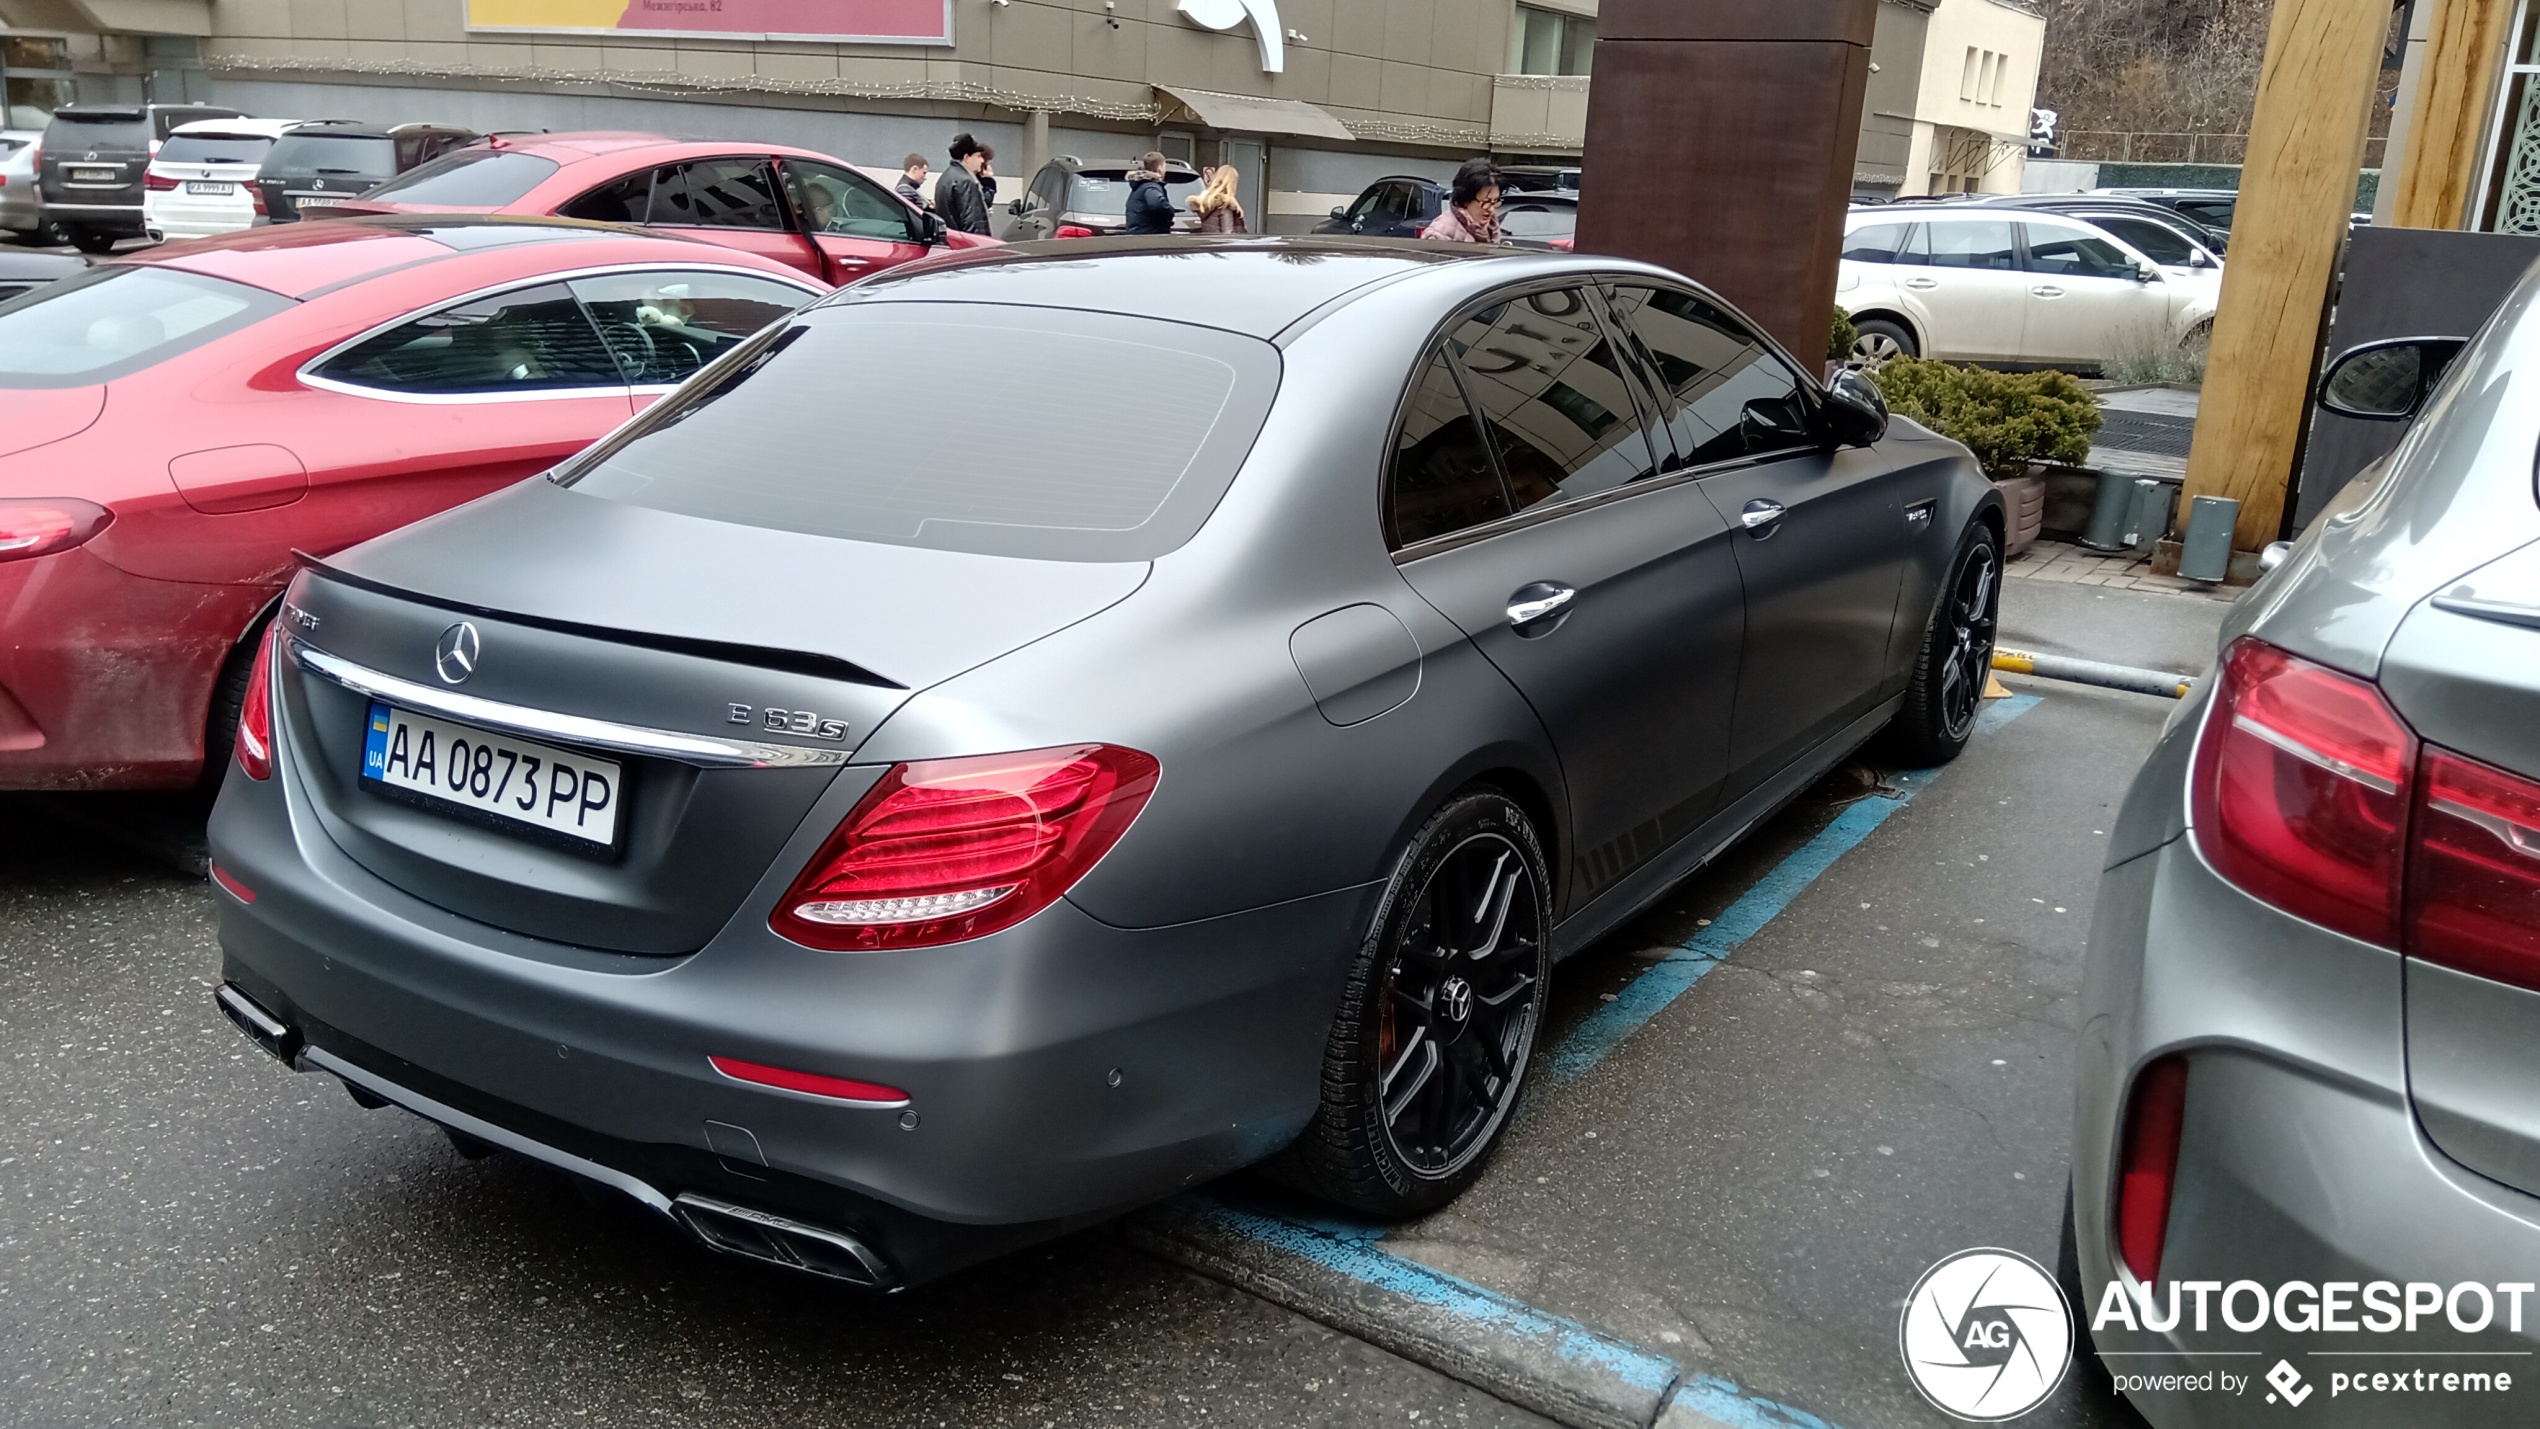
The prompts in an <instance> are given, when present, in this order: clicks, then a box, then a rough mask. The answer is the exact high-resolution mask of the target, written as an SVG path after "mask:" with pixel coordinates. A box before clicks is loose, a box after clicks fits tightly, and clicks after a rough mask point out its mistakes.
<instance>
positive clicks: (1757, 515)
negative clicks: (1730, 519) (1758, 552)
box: [1737, 496, 1784, 540]
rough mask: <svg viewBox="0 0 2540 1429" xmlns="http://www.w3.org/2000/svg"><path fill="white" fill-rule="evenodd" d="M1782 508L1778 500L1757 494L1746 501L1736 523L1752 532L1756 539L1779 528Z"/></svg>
mask: <svg viewBox="0 0 2540 1429" xmlns="http://www.w3.org/2000/svg"><path fill="white" fill-rule="evenodd" d="M1783 510H1784V507H1783V506H1782V504H1781V503H1780V502H1778V501H1768V500H1766V499H1764V498H1763V497H1761V496H1759V497H1756V498H1755V499H1754V500H1752V501H1750V502H1748V503H1746V509H1745V510H1743V511H1741V512H1739V513H1738V515H1737V524H1739V525H1741V526H1743V527H1745V528H1746V529H1747V530H1748V531H1749V532H1751V533H1753V535H1754V536H1755V538H1756V539H1757V540H1761V539H1763V538H1764V537H1766V536H1769V535H1771V534H1773V532H1775V531H1777V530H1779V529H1780V522H1781V519H1782V511H1783Z"/></svg>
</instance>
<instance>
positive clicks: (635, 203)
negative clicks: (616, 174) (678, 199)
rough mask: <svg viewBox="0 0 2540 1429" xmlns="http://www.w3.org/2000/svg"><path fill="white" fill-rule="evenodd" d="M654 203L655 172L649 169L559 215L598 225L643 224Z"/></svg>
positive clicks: (575, 203)
mask: <svg viewBox="0 0 2540 1429" xmlns="http://www.w3.org/2000/svg"><path fill="white" fill-rule="evenodd" d="M652 202H653V171H652V170H650V169H646V170H644V171H643V172H642V173H640V174H629V175H627V176H626V177H625V178H622V179H619V180H618V181H617V182H616V183H613V184H602V185H600V186H599V187H598V188H595V189H593V190H591V191H590V192H589V193H587V194H584V195H583V196H582V197H580V198H578V199H575V200H574V201H573V202H571V203H568V204H566V205H565V206H564V207H562V208H560V209H557V210H556V212H558V213H560V214H562V215H564V216H565V217H566V218H587V219H590V220H592V221H593V222H596V223H642V222H643V221H644V216H645V214H646V213H647V212H649V211H650V210H651V207H652Z"/></svg>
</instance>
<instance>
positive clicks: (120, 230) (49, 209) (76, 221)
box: [44, 198, 144, 238]
mask: <svg viewBox="0 0 2540 1429" xmlns="http://www.w3.org/2000/svg"><path fill="white" fill-rule="evenodd" d="M44 213H45V216H46V217H48V218H50V219H52V220H53V221H54V222H56V223H66V224H70V225H72V226H73V227H76V228H88V229H94V230H96V231H97V232H99V233H112V234H117V235H120V236H122V237H126V238H137V237H139V236H140V235H141V232H142V228H143V226H144V219H143V217H142V212H141V205H139V204H137V203H81V202H79V201H78V200H76V199H54V198H48V199H46V200H44Z"/></svg>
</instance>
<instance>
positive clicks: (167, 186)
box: [141, 174, 176, 194]
mask: <svg viewBox="0 0 2540 1429" xmlns="http://www.w3.org/2000/svg"><path fill="white" fill-rule="evenodd" d="M141 186H142V187H143V188H145V189H148V190H149V191H150V192H152V193H154V194H172V193H175V192H176V180H174V179H172V178H169V177H168V176H167V175H165V174H143V175H142V176H141Z"/></svg>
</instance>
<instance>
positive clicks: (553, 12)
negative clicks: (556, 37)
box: [467, 0, 952, 45]
mask: <svg viewBox="0 0 2540 1429" xmlns="http://www.w3.org/2000/svg"><path fill="white" fill-rule="evenodd" d="M467 27H468V28H469V29H471V30H477V31H492V32H496V33H500V32H503V31H521V32H535V33H545V34H558V33H564V34H580V35H688V36H696V37H712V38H719V39H740V40H778V39H781V40H839V41H853V42H856V43H859V44H887V45H949V44H951V43H952V0H467Z"/></svg>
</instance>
